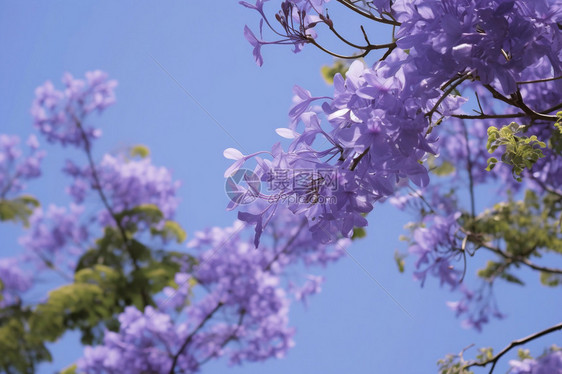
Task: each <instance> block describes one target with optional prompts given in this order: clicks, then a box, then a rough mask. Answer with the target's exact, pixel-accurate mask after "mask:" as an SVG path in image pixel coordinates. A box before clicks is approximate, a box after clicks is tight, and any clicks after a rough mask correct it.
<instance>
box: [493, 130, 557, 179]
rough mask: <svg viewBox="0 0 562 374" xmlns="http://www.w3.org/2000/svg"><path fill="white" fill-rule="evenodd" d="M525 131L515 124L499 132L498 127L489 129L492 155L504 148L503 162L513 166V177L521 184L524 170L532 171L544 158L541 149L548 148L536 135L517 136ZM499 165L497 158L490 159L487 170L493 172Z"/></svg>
mask: <svg viewBox="0 0 562 374" xmlns="http://www.w3.org/2000/svg"><path fill="white" fill-rule="evenodd" d="M524 129H525V126H520V125H518V124H517V123H515V122H512V123H510V124H509V125H508V126H504V127H502V128H501V129H499V130H498V129H497V127H494V126H491V127H489V128H488V143H487V144H486V148H487V149H488V152H490V153H493V152H495V151H496V149H498V148H499V147H500V146H501V147H504V152H503V154H502V156H501V161H502V162H503V163H504V164H507V165H510V166H511V172H512V174H513V177H514V178H515V179H516V180H517V181H519V182H521V173H522V172H523V170H525V168H527V169H531V168H532V167H533V165H534V164H535V163H536V162H537V161H538V159H539V158H541V157H544V155H543V153H542V151H541V148H545V147H546V144H545V143H544V142H542V141H540V140H538V138H537V137H536V136H535V135H532V136H531V137H526V136H522V135H521V136H517V134H519V133H521V132H522V131H523V130H524ZM497 163H498V159H497V158H495V157H490V158H489V159H488V167H487V168H486V170H488V171H490V170H492V169H493V168H494V167H495V166H496V164H497Z"/></svg>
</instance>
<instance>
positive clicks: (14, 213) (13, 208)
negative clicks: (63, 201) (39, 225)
mask: <svg viewBox="0 0 562 374" xmlns="http://www.w3.org/2000/svg"><path fill="white" fill-rule="evenodd" d="M38 206H39V202H38V201H37V200H36V199H35V198H34V197H33V196H29V195H23V196H20V197H17V198H15V199H11V200H6V199H0V221H14V222H21V223H23V225H24V226H26V227H27V226H29V217H30V216H31V214H32V213H33V210H34V209H35V208H36V207H38Z"/></svg>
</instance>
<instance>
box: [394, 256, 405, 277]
mask: <svg viewBox="0 0 562 374" xmlns="http://www.w3.org/2000/svg"><path fill="white" fill-rule="evenodd" d="M405 258H406V255H405V254H403V253H400V252H399V251H398V250H396V251H394V261H395V262H396V266H398V271H399V272H401V273H403V272H404V270H405V267H406V262H405V261H404V259H405Z"/></svg>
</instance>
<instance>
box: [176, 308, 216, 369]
mask: <svg viewBox="0 0 562 374" xmlns="http://www.w3.org/2000/svg"><path fill="white" fill-rule="evenodd" d="M223 305H224V304H223V303H222V302H219V303H218V304H217V305H216V306H215V307H214V308H213V310H211V311H210V312H209V313H208V314H207V315H206V316H205V318H203V320H201V322H199V324H198V325H197V327H196V328H195V330H193V331H192V332H191V334H189V335H188V336H187V338H186V339H185V341H184V342H183V344H182V345H181V347H180V349H179V350H178V352H177V353H176V354H175V355H174V357H173V360H172V366H171V367H170V371H169V374H174V370H175V369H176V365H177V364H178V359H179V357H180V355H181V354H182V353H183V351H184V350H185V348H187V346H188V345H189V343H191V340H193V337H194V336H195V334H197V332H199V330H201V329H202V328H203V326H205V324H206V323H207V321H208V320H210V319H211V318H212V317H213V315H214V314H215V313H216V312H217V311H218V310H219V309H220V308H221V307H222V306H223Z"/></svg>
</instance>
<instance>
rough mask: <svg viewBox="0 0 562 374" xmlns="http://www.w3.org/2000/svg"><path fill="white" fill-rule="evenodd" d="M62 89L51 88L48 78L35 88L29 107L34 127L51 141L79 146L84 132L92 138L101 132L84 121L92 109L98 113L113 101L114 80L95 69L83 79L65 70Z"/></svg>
mask: <svg viewBox="0 0 562 374" xmlns="http://www.w3.org/2000/svg"><path fill="white" fill-rule="evenodd" d="M62 82H63V84H64V86H65V89H64V90H63V91H58V90H57V89H55V87H54V86H53V84H52V83H51V82H50V81H47V82H46V83H45V84H44V85H43V86H40V87H38V88H37V89H36V90H35V100H34V102H33V105H32V107H31V114H32V116H33V120H34V125H35V127H36V128H37V129H38V130H39V131H40V132H41V133H42V134H43V135H44V136H45V137H46V138H47V140H48V141H49V142H51V143H60V144H62V145H63V146H65V145H67V144H71V145H74V146H76V147H83V146H84V145H85V144H84V135H83V133H82V130H81V129H80V127H81V128H82V129H83V131H84V134H85V136H86V139H87V140H88V141H92V140H93V139H95V138H97V137H99V136H100V134H101V131H100V130H99V129H96V128H94V127H91V126H89V125H88V124H87V123H86V120H87V117H88V116H89V115H90V114H91V113H93V112H98V113H100V112H102V111H103V110H105V109H106V108H107V107H109V106H110V105H112V104H113V103H114V102H115V94H114V92H113V91H114V89H115V87H116V86H117V82H116V81H114V80H108V78H107V74H106V73H104V72H102V71H99V70H96V71H90V72H87V73H86V78H85V80H83V79H75V78H74V77H73V76H72V75H71V74H70V73H66V74H65V75H64V76H63V78H62Z"/></svg>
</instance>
